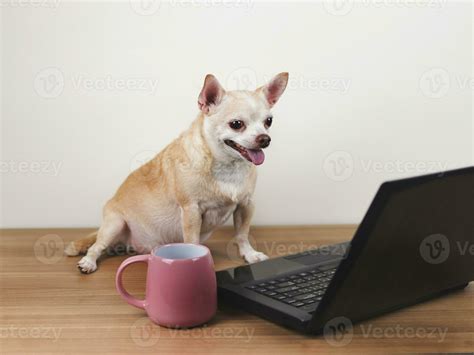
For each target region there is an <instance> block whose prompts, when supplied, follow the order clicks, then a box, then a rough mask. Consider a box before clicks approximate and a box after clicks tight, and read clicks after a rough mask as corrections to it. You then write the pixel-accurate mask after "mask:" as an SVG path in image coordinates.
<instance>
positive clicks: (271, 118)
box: [265, 116, 273, 128]
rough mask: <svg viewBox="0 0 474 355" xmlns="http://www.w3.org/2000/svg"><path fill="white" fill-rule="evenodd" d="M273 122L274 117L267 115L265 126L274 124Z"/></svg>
mask: <svg viewBox="0 0 474 355" xmlns="http://www.w3.org/2000/svg"><path fill="white" fill-rule="evenodd" d="M272 122H273V117H272V116H270V117H267V119H266V120H265V127H267V128H268V127H270V126H271V125H272Z"/></svg>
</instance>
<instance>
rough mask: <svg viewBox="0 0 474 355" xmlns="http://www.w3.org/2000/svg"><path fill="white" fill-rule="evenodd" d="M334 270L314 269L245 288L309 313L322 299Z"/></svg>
mask: <svg viewBox="0 0 474 355" xmlns="http://www.w3.org/2000/svg"><path fill="white" fill-rule="evenodd" d="M336 269H337V266H335V267H334V268H330V269H327V270H321V269H320V268H319V267H315V268H314V269H310V270H307V271H304V272H300V273H296V274H293V275H289V276H285V277H280V278H275V279H270V280H265V281H264V282H261V283H258V284H253V285H249V286H246V287H245V288H247V289H249V290H252V291H254V292H257V293H260V294H262V295H265V296H267V297H270V298H273V299H274V300H277V301H280V302H283V303H286V304H288V305H290V306H293V307H297V308H299V309H301V310H304V311H305V312H310V313H311V312H314V311H315V310H316V307H317V306H318V304H319V301H321V299H322V298H323V295H324V292H326V288H327V287H328V285H329V281H331V278H332V277H333V275H334V273H335V272H336Z"/></svg>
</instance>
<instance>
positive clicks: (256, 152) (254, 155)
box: [247, 149, 265, 165]
mask: <svg viewBox="0 0 474 355" xmlns="http://www.w3.org/2000/svg"><path fill="white" fill-rule="evenodd" d="M247 152H248V153H249V157H250V160H252V163H254V164H255V165H260V164H263V161H264V160H265V153H264V152H263V150H261V149H247Z"/></svg>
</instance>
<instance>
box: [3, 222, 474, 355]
mask: <svg viewBox="0 0 474 355" xmlns="http://www.w3.org/2000/svg"><path fill="white" fill-rule="evenodd" d="M354 230H355V226H302V227H260V228H253V231H252V235H253V236H254V239H255V240H257V241H258V242H257V245H258V249H259V250H260V251H263V252H266V253H267V254H270V255H271V256H281V255H285V254H289V253H294V252H299V251H302V250H305V249H308V248H311V247H315V246H323V245H328V244H333V243H337V242H341V241H345V240H349V239H350V238H351V236H352V234H353V232H354ZM88 232H90V230H89V229H29V230H28V229H22V230H20V229H17V230H0V284H1V294H0V332H1V333H0V341H1V348H0V350H1V352H2V353H14V352H17V353H18V352H20V353H26V352H35V353H37V352H48V353H51V352H61V353H84V352H96V353H114V354H116V353H138V352H140V353H146V352H154V353H160V354H166V353H175V354H186V353H208V354H223V353H226V354H229V353H252V354H254V353H267V354H268V353H273V354H279V353H285V354H287V353H290V354H295V353H306V352H308V353H315V352H321V353H340V352H345V351H350V352H363V353H369V352H371V353H380V352H384V353H385V352H387V351H389V352H417V353H423V352H470V351H472V350H473V349H474V287H473V285H472V284H471V285H469V287H468V288H466V289H465V290H462V291H459V292H456V293H454V294H451V295H448V296H446V297H443V298H439V299H436V300H432V301H429V302H426V303H423V304H420V305H416V306H413V307H410V308H406V309H403V310H400V311H397V312H394V313H391V314H388V315H385V316H383V317H379V318H376V319H372V320H369V321H366V322H364V323H361V324H360V325H356V326H355V327H354V330H353V334H352V336H351V338H350V339H349V341H348V342H347V344H345V345H342V344H341V343H339V344H336V345H337V346H335V345H333V344H330V343H329V342H328V341H326V339H325V338H324V337H314V336H306V335H302V334H299V333H296V332H294V331H292V330H289V329H286V328H283V327H280V326H277V325H275V324H272V323H269V322H267V321H264V320H262V319H260V318H258V317H256V316H253V315H250V314H247V313H244V312H242V311H240V310H238V309H231V308H228V307H221V308H220V309H219V311H218V314H217V315H216V317H215V319H214V320H213V321H212V322H211V323H210V324H208V325H206V326H204V327H200V328H195V329H191V330H170V329H166V328H161V327H159V326H156V325H154V324H152V323H151V322H150V321H149V320H148V319H147V318H146V316H145V313H144V312H143V311H141V310H139V309H136V308H133V307H131V306H129V305H127V304H126V303H125V302H124V301H122V299H121V298H120V297H119V296H118V294H117V293H116V291H115V285H114V276H115V271H116V269H117V267H118V265H119V264H120V262H121V261H122V260H124V259H125V258H126V255H122V256H114V257H110V258H105V259H103V260H102V261H101V262H100V265H99V269H98V271H97V272H96V273H94V274H91V275H82V274H80V273H79V272H78V271H77V269H76V266H75V265H76V263H77V261H78V257H66V256H64V255H63V253H62V247H63V245H64V244H66V243H68V242H69V241H71V240H73V239H74V238H78V237H79V236H82V235H84V234H86V233H88ZM231 235H232V232H231V230H230V229H222V230H219V231H218V232H216V233H215V235H214V236H213V237H212V238H211V239H210V240H209V241H208V243H207V245H208V246H209V247H210V249H211V251H212V254H213V257H214V261H215V265H216V269H223V268H227V267H231V266H235V265H238V264H240V263H242V261H240V260H239V259H238V257H237V250H236V248H235V246H234V245H233V244H232V242H231ZM145 272H146V270H145V267H144V266H142V265H139V264H138V265H133V266H131V267H130V268H129V270H127V272H126V274H125V286H126V287H127V289H128V290H130V292H131V293H133V294H135V295H137V296H140V295H143V292H144V282H145V280H144V276H145ZM432 331H433V333H431V332H432ZM444 331H446V333H445V334H444ZM414 332H416V333H414ZM344 343H345V341H344Z"/></svg>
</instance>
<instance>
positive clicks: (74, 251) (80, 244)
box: [64, 231, 97, 256]
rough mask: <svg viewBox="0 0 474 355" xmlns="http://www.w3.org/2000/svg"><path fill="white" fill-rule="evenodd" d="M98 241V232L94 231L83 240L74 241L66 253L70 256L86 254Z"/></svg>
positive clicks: (67, 247) (66, 249)
mask: <svg viewBox="0 0 474 355" xmlns="http://www.w3.org/2000/svg"><path fill="white" fill-rule="evenodd" d="M96 240H97V231H94V232H92V233H90V234H88V235H86V236H85V237H83V238H80V239H77V240H74V241H72V242H71V243H69V244H68V246H66V248H65V249H64V252H65V253H66V255H68V256H76V255H79V254H85V253H86V252H87V249H89V247H90V246H91V245H92V244H94V243H95V241H96Z"/></svg>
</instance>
